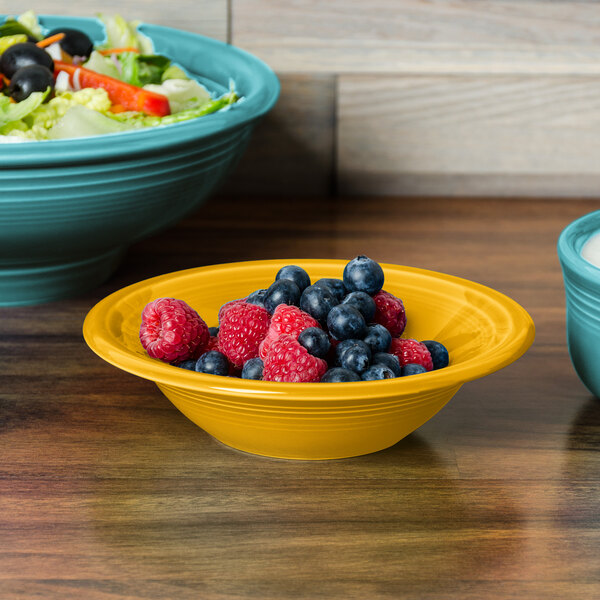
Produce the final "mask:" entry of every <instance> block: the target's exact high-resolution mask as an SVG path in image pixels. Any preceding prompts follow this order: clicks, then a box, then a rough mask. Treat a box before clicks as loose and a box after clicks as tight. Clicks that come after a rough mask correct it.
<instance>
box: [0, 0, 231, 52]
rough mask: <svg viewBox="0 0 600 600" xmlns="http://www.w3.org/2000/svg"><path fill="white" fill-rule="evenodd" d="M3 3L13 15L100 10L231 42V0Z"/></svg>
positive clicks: (87, 14) (36, 0)
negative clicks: (23, 4) (31, 11)
mask: <svg viewBox="0 0 600 600" xmlns="http://www.w3.org/2000/svg"><path fill="white" fill-rule="evenodd" d="M2 4H3V5H2V7H1V9H2V10H0V13H7V14H13V15H14V14H20V13H21V12H23V11H25V10H28V9H32V10H35V12H36V13H37V14H38V15H72V16H76V17H94V16H96V15H97V14H98V13H102V14H105V15H114V14H119V15H121V16H122V17H124V18H125V19H127V20H128V21H129V20H137V21H144V22H145V23H153V24H154V25H163V26H165V27H175V28H177V29H184V30H186V31H193V32H194V33H201V34H202V35H207V36H209V37H213V38H216V39H219V40H222V41H224V42H226V41H228V34H229V20H228V12H227V11H228V7H227V4H228V0H210V1H208V0H175V2H167V3H166V2H164V1H163V0H141V1H134V0H125V1H124V2H123V1H118V0H117V1H115V0H103V2H101V3H100V2H96V1H95V0H78V2H69V0H33V1H31V2H28V3H27V5H26V6H23V7H15V6H14V4H11V5H10V6H9V3H5V2H3V3H2ZM4 4H6V6H4Z"/></svg>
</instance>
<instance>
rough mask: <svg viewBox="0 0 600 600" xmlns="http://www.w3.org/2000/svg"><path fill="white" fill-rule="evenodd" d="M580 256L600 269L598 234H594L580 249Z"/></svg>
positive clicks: (599, 236) (599, 238)
mask: <svg viewBox="0 0 600 600" xmlns="http://www.w3.org/2000/svg"><path fill="white" fill-rule="evenodd" d="M581 256H582V258H585V260H587V261H588V262H590V263H592V264H593V265H594V266H595V267H598V268H600V233H595V234H594V235H593V236H592V237H591V238H590V239H589V240H588V241H587V242H586V243H585V244H584V245H583V248H582V249H581Z"/></svg>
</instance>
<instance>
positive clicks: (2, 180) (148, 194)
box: [0, 16, 279, 306]
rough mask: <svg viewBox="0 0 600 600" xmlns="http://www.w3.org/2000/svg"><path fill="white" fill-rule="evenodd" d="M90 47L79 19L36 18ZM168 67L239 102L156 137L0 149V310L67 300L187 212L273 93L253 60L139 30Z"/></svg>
mask: <svg viewBox="0 0 600 600" xmlns="http://www.w3.org/2000/svg"><path fill="white" fill-rule="evenodd" d="M40 22H41V24H42V25H43V26H44V27H46V28H47V29H52V28H54V27H58V26H67V27H72V28H76V29H80V30H82V31H85V32H86V33H87V34H88V35H89V36H90V37H91V38H92V39H93V40H94V41H95V42H101V41H103V39H104V37H105V34H104V28H103V26H102V24H101V23H100V21H98V20H96V19H90V18H76V17H58V16H41V17H40ZM140 30H141V31H142V32H143V33H145V34H146V35H148V36H149V37H150V38H151V39H152V41H153V43H154V47H155V51H156V52H157V53H159V54H164V55H166V56H169V57H170V58H171V59H172V60H173V61H175V62H176V63H178V64H180V65H182V66H183V67H184V68H185V69H186V70H187V71H188V72H189V73H190V74H191V75H193V76H194V77H196V78H197V79H198V81H200V82H201V83H202V84H204V85H205V86H206V87H207V88H208V89H209V91H211V92H214V93H216V94H218V95H220V94H222V93H224V92H226V91H227V90H228V89H229V85H230V80H232V81H234V82H235V86H236V90H237V92H238V93H239V94H240V96H242V97H243V101H241V102H239V103H237V104H235V105H234V106H232V107H230V108H229V109H228V110H224V111H221V112H218V113H214V114H211V115H207V116H205V117H200V118H198V119H194V120H190V121H186V122H182V123H177V124H173V125H168V126H162V127H154V128H148V129H143V130H136V131H131V132H125V133H118V134H108V135H100V136H94V137H85V138H76V139H69V140H47V141H46V140H44V141H37V142H23V143H11V144H0V164H1V165H2V168H1V169H0V187H1V189H2V193H1V194H0V306H11V305H25V304H38V303H41V302H47V301H51V300H57V299H61V298H67V297H72V296H74V295H76V294H78V293H82V292H84V291H87V290H88V289H92V288H94V287H96V286H97V285H99V284H100V283H102V282H103V281H104V280H106V279H107V278H108V277H109V276H110V274H111V273H112V272H113V270H114V269H115V268H116V266H117V265H118V264H119V261H120V258H121V256H122V255H123V253H124V252H125V250H126V249H127V247H128V246H130V245H131V244H133V243H135V242H137V241H139V240H141V239H144V238H146V237H148V236H150V235H152V234H154V233H156V232H158V231H161V230H163V229H165V228H167V227H169V226H171V225H173V224H175V223H176V222H177V221H179V220H180V219H181V218H182V217H184V216H185V215H187V214H188V213H190V212H192V211H194V210H195V209H196V208H198V206H200V204H201V203H202V202H203V201H204V200H205V199H206V198H207V197H208V196H209V195H210V194H211V193H212V192H213V191H214V190H215V188H216V187H217V186H218V185H219V184H220V183H221V182H222V181H223V179H224V178H225V177H226V175H227V174H228V173H229V172H230V171H231V169H232V168H233V167H234V166H235V165H236V163H237V162H238V160H239V158H240V157H241V155H242V153H243V151H244V150H245V148H246V145H247V143H248V141H249V139H250V135H251V133H252V130H253V127H254V125H255V124H256V122H257V120H258V119H260V118H261V117H262V116H263V115H264V114H266V113H267V112H268V111H269V110H270V109H271V108H272V107H273V105H274V104H275V102H276V100H277V97H278V95H279V82H278V79H277V77H276V76H275V74H274V73H273V72H272V71H271V69H270V68H269V67H268V66H267V65H265V64H264V63H263V62H262V61H260V60H259V59H257V58H255V57H254V56H252V55H250V54H248V53H247V52H244V51H243V50H240V49H238V48H235V47H233V46H231V45H228V44H225V43H223V42H219V41H217V40H212V39H209V38H206V37H204V36H201V35H197V34H193V33H189V32H185V31H179V30H175V29H170V28H167V27H160V26H156V25H147V24H142V25H141V26H140Z"/></svg>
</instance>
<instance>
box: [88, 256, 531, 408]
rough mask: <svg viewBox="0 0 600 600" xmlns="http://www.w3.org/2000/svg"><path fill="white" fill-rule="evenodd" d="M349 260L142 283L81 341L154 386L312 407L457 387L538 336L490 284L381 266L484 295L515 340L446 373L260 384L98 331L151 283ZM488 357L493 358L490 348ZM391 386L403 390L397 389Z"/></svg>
mask: <svg viewBox="0 0 600 600" xmlns="http://www.w3.org/2000/svg"><path fill="white" fill-rule="evenodd" d="M347 262H348V261H346V260H339V259H298V258H296V259H293V258H290V259H271V260H257V261H240V262H232V263H221V264H216V265H207V266H203V267H194V268H192V269H184V270H180V271H172V272H170V273H165V274H163V275H158V276H156V277H151V278H149V279H144V280H142V281H139V282H137V283H134V284H131V285H129V286H126V287H124V288H121V289H120V290H117V291H116V292H113V293H112V294H110V295H109V296H106V297H105V298H103V299H102V300H100V301H99V302H98V303H97V304H96V305H95V306H94V307H93V308H92V309H91V310H90V311H89V312H88V314H87V316H86V318H85V320H84V323H83V337H84V339H85V342H86V343H87V345H88V346H89V347H90V348H91V350H92V351H93V352H95V353H96V354H97V355H98V356H99V357H100V358H102V359H103V360H105V361H106V362H108V363H109V364H112V365H113V366H115V367H117V368H119V369H121V370H123V371H126V372H128V373H131V374H133V375H137V376H138V377H142V378H143V379H148V380H150V381H154V382H155V383H156V384H159V385H165V386H172V387H175V388H179V389H189V390H191V391H192V390H193V391H196V392H198V391H207V392H212V393H214V394H217V395H219V396H225V397H226V396H230V397H235V396H242V395H243V396H245V397H246V398H245V400H248V401H250V400H251V399H252V398H255V399H256V400H257V401H258V400H259V399H260V397H261V396H265V397H268V398H269V400H274V399H275V398H277V397H284V396H288V397H290V398H294V399H301V400H302V401H306V402H308V403H311V402H319V401H321V400H323V399H325V398H326V399H327V400H328V401H336V400H339V401H344V402H348V401H349V400H350V399H352V398H355V399H365V398H368V399H370V400H372V399H375V398H385V397H389V396H391V395H397V396H398V398H399V399H401V398H405V397H407V396H413V395H414V394H418V393H422V392H427V391H432V390H437V389H442V388H451V387H455V386H458V387H460V386H461V385H462V384H463V383H466V382H468V381H473V380H475V379H479V378H481V377H484V376H485V375H489V374H490V373H493V372H495V371H498V370H500V369H502V368H503V367H505V366H507V365H509V364H511V363H512V362H514V361H515V360H517V359H518V358H519V357H521V356H522V355H523V354H524V353H525V352H526V351H527V349H528V348H529V347H530V346H531V344H532V343H533V340H534V338H535V325H534V322H533V319H532V318H531V316H530V315H529V313H528V312H527V311H526V310H525V309H524V308H523V307H522V306H521V305H520V304H518V303H517V302H516V301H514V300H512V299H511V298H509V297H508V296H506V295H505V294H503V293H501V292H498V291H497V290H494V289H493V288H490V287H488V286H485V285H482V284H480V283H476V282H473V281H470V280H468V279H463V278H461V277H456V276H454V275H448V274H445V273H440V272H437V271H431V270H428V269H421V268H417V267H409V266H404V265H394V264H389V263H380V264H381V266H382V268H383V270H384V272H386V271H388V270H394V271H399V270H400V271H404V272H410V273H415V274H418V275H423V276H426V277H432V278H434V279H441V280H444V281H446V282H449V283H453V284H455V285H458V286H460V287H462V288H464V289H468V290H471V291H474V292H478V293H480V294H483V295H485V296H486V297H488V298H489V299H490V300H492V301H495V302H496V303H497V304H498V306H499V307H502V308H503V309H505V311H506V313H507V314H508V315H509V316H510V318H511V322H512V325H513V328H512V331H511V334H512V335H511V337H510V340H509V341H508V343H507V344H505V345H503V346H501V347H499V348H498V350H499V349H500V348H501V350H502V352H501V353H499V354H491V355H489V356H485V355H484V357H483V359H482V358H481V357H474V358H471V359H468V360H466V361H463V362H461V363H459V364H456V365H452V364H451V365H449V366H448V367H446V368H444V369H439V370H436V371H430V372H428V373H423V374H421V375H419V376H416V377H415V376H413V377H402V378H396V379H388V380H383V381H359V382H351V383H323V384H320V383H279V382H272V381H256V380H249V379H238V378H233V377H220V376H216V375H207V374H204V373H196V372H192V371H186V370H184V369H177V368H173V366H171V365H169V364H167V363H162V362H160V361H158V360H156V359H152V358H150V357H148V356H142V355H138V354H135V353H134V352H132V351H130V350H127V349H124V348H123V347H121V346H120V345H118V344H115V343H114V341H113V338H112V336H111V335H110V334H109V333H108V330H107V328H106V327H100V326H99V324H104V323H105V321H106V318H107V317H108V315H109V313H110V311H111V309H112V307H113V305H114V304H115V303H116V302H118V301H119V300H121V299H123V298H124V297H125V296H128V295H130V294H132V293H136V292H137V291H138V290H140V289H143V288H144V287H146V286H148V285H151V284H159V283H162V282H163V281H165V280H168V279H172V278H174V277H177V278H179V277H186V276H189V275H192V274H194V275H195V274H198V273H206V272H211V271H213V272H217V271H222V270H226V269H236V268H240V267H250V266H260V267H273V268H275V267H278V268H280V267H281V266H284V265H285V264H300V263H301V264H303V265H306V266H307V267H309V268H310V266H314V267H315V268H316V269H318V267H319V266H323V265H326V264H327V265H332V264H334V265H336V266H338V265H339V266H340V267H341V268H342V269H343V267H344V265H346V264H347ZM486 353H487V354H490V353H489V351H487V350H486ZM393 386H397V387H399V389H398V390H397V391H394V390H393V389H390V388H393Z"/></svg>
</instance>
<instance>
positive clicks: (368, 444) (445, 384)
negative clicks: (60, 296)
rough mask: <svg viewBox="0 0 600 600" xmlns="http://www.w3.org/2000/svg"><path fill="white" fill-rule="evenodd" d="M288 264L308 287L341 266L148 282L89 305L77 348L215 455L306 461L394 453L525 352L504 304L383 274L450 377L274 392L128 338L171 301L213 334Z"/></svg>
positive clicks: (314, 263)
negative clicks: (182, 419)
mask: <svg viewBox="0 0 600 600" xmlns="http://www.w3.org/2000/svg"><path fill="white" fill-rule="evenodd" d="M286 264H296V265H300V266H301V267H303V268H305V269H306V270H307V271H308V273H309V274H310V276H311V279H312V280H313V281H315V280H316V279H319V278H321V277H341V275H342V271H343V268H344V265H345V264H346V261H340V260H285V261H282V260H268V261H254V262H240V263H231V264H225V265H217V266H209V267H201V268H197V269H189V270H186V271H179V272H175V273H170V274H167V275H161V276H159V277H154V278H152V279H148V280H146V281H141V282H140V283H136V284H134V285H131V286H129V287H126V288H124V289H122V290H119V291H118V292H115V293H114V294H111V295H110V296H108V297H107V298H105V299H104V300H102V301H101V302H99V303H98V304H97V305H96V306H95V307H94V308H93V309H92V310H91V311H90V312H89V314H88V315H87V317H86V319H85V323H84V326H83V334H84V337H85V340H86V342H87V344H88V345H89V346H90V348H91V349H92V350H93V351H94V352H95V353H96V354H98V355H99V356H100V357H101V358H103V359H104V360H106V361H107V362H109V363H111V364H112V365H114V366H116V367H118V368H120V369H123V370H124V371H128V372H129V373H133V374H134V375H138V376H139V377H143V378H145V379H149V380H151V381H154V382H155V383H156V385H157V386H158V387H159V389H160V390H161V391H162V392H163V393H164V394H165V396H167V398H169V400H171V402H172V403H173V404H174V405H175V406H176V407H177V408H178V409H179V410H180V411H181V412H182V413H183V414H184V415H185V416H186V417H188V418H189V419H191V420H192V421H193V422H194V423H196V424H197V425H198V426H200V427H202V429H204V430H205V431H206V432H208V433H209V434H210V435H212V436H214V437H215V438H217V439H218V440H220V441H221V442H223V443H224V444H227V445H229V446H232V447H234V448H237V449H239V450H244V451H246V452H251V453H254V454H261V455H264V456H272V457H278V458H293V459H313V460H317V459H332V458H345V457H350V456H358V455H361V454H368V453H370V452H375V451H377V450H382V449H384V448H387V447H389V446H392V445H393V444H395V443H397V442H398V441H400V440H401V439H402V438H403V437H405V436H407V435H408V434H409V433H411V432H412V431H414V430H415V429H417V428H418V427H420V426H421V425H423V423H425V422H426V421H428V420H429V419H430V418H431V417H432V416H433V415H435V414H436V413H437V412H438V411H439V410H440V409H441V408H442V407H443V406H444V405H445V404H446V403H447V402H448V401H449V400H450V399H451V398H452V396H454V394H455V393H456V392H457V391H458V389H459V388H460V387H461V385H462V384H463V383H465V382H467V381H471V380H473V379H478V378H479V377H483V376H484V375H487V374H489V373H492V372H494V371H497V370H498V369H501V368H502V367H504V366H506V365H508V364H510V363H511V362H513V361H515V360H516V359H517V358H519V357H520V356H521V355H522V354H523V353H524V352H525V351H526V350H527V348H529V346H530V345H531V343H532V342H533V338H534V335H535V329H534V325H533V320H532V319H531V317H530V316H529V315H528V314H527V312H526V311H525V310H524V309H523V308H522V307H521V306H520V305H519V304H517V303H516V302H514V301H513V300H511V299H510V298H508V297H506V296H505V295H503V294H501V293H499V292H497V291H495V290H492V289H490V288H488V287H485V286H482V285H479V284H477V283H473V282H471V281H467V280H465V279H459V278H457V277H452V276H450V275H444V274H442V273H436V272H433V271H426V270H423V269H415V268H411V267H403V266H396V265H389V264H382V267H383V270H384V273H385V285H384V289H386V290H387V291H389V292H391V293H392V294H395V295H397V296H398V297H400V298H401V299H402V300H403V302H404V305H405V307H406V313H407V319H408V324H407V327H406V331H405V333H404V336H405V337H413V338H416V339H419V340H424V339H434V340H438V341H440V342H442V343H443V344H444V345H445V346H446V347H447V348H448V351H449V353H450V366H448V367H446V368H445V369H440V370H438V371H432V372H429V373H424V374H421V375H413V376H411V377H403V378H399V379H389V380H384V381H364V382H356V383H275V382H268V381H253V380H246V379H237V378H230V377H219V376H216V375H206V374H201V373H195V372H192V371H186V370H184V369H179V368H177V367H173V366H170V365H167V364H164V363H161V362H160V361H157V360H154V359H152V358H150V357H148V356H147V355H146V354H145V352H144V350H143V348H142V346H141V344H140V342H139V337H138V333H139V328H140V322H141V313H142V309H143V308H144V306H145V305H146V304H147V303H148V302H150V301H152V300H154V299H156V298H160V297H173V298H179V299H181V300H184V301H185V302H187V303H188V304H189V305H190V306H192V307H193V308H194V309H196V311H197V312H198V313H199V314H200V315H201V316H202V317H203V318H204V320H205V321H206V322H207V324H208V325H209V326H216V325H217V324H218V320H217V314H218V311H219V307H220V306H221V305H222V304H224V303H225V302H226V301H228V300H233V299H235V298H240V297H244V296H246V295H248V294H249V293H250V292H252V291H254V290H256V289H258V288H264V287H268V286H269V284H270V283H271V282H272V281H273V280H274V278H275V274H276V273H277V271H278V270H279V269H280V268H281V267H282V266H284V265H286Z"/></svg>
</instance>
